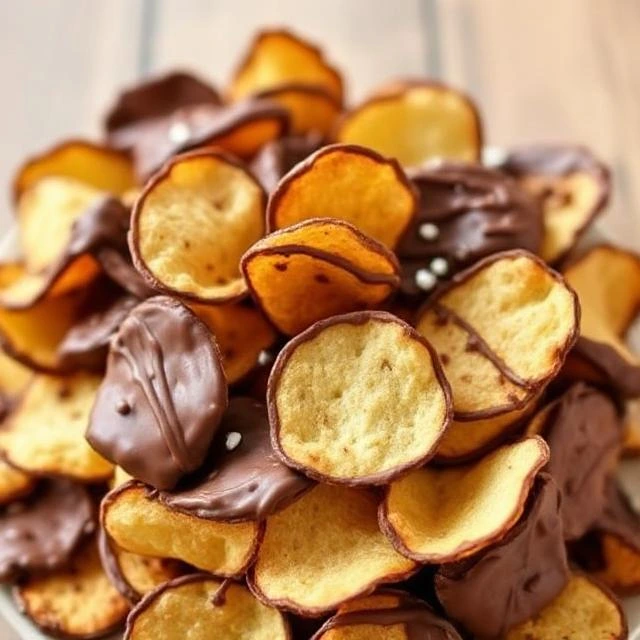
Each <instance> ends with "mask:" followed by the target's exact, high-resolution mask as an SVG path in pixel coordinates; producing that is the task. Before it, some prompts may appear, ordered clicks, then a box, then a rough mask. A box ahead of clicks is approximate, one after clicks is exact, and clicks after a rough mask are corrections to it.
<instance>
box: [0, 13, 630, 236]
mask: <svg viewBox="0 0 640 640" xmlns="http://www.w3.org/2000/svg"><path fill="white" fill-rule="evenodd" d="M264 24H267V25H288V26H291V27H293V28H294V29H297V30H299V31H300V32H301V33H302V34H305V35H307V36H309V37H310V38H313V39H314V40H316V41H318V42H319V43H321V44H322V45H323V46H324V47H325V49H326V50H327V51H328V53H329V55H330V57H331V58H332V59H333V60H334V61H335V62H336V63H337V64H338V65H339V66H340V67H341V68H343V69H344V70H345V71H346V72H348V77H349V81H350V84H349V89H350V91H349V96H350V98H351V99H352V100H354V99H358V98H360V97H362V96H363V95H365V94H366V93H367V91H368V90H370V89H371V88H372V87H374V86H375V85H376V84H377V83H379V82H381V81H383V80H385V79H388V78H390V77H393V76H398V75H404V76H406V75H426V76H432V77H437V78H442V79H445V80H448V81H450V82H452V83H454V84H456V85H458V86H460V87H461V88H464V89H466V90H468V91H469V92H470V93H471V94H472V95H473V96H475V98H476V99H477V101H478V102H479V104H480V106H481V108H482V111H483V113H484V119H485V125H486V131H487V140H488V141H489V142H490V143H491V144H497V145H509V144H514V143H520V142H527V141H536V140H546V141H552V140H567V141H580V142H583V143H585V144H588V145H590V146H592V147H593V148H594V149H595V150H596V151H597V152H598V153H599V154H601V155H602V156H603V157H604V158H605V159H606V160H608V161H609V162H610V163H611V164H612V166H613V168H614V176H615V185H616V194H615V199H614V205H613V211H612V213H611V215H610V216H609V221H608V227H609V229H610V230H611V232H612V234H613V236H614V237H615V238H617V239H620V240H622V241H623V242H626V243H627V244H631V243H633V241H634V239H635V238H638V240H639V241H640V233H639V232H640V216H639V215H638V213H637V207H638V205H639V204H640V154H639V153H637V152H636V147H637V146H639V145H640V73H639V72H638V69H639V68H640V42H639V40H638V33H639V32H640V1H639V0H518V1H517V2H514V1H513V0H393V1H392V2H386V1H385V2H383V1H382V0H322V1H321V2H318V1H316V0H314V1H312V0H103V1H102V2H99V1H91V0H20V1H19V2H18V1H15V2H11V1H8V0H7V1H5V2H1V3H0V75H1V76H2V78H3V85H4V87H5V89H4V91H3V92H2V93H3V96H2V101H1V102H0V113H1V114H2V116H3V117H2V125H1V127H2V129H1V133H2V144H1V145H0V180H1V181H2V183H3V184H7V182H8V180H9V177H10V175H11V173H12V171H13V169H14V167H15V165H16V164H17V163H18V162H20V160H22V159H23V158H24V157H25V156H26V155H27V154H29V153H33V152H35V151H37V150H39V149H41V148H43V147H45V146H47V145H49V144H50V143H52V142H54V141H56V140H58V139H60V138H62V137H64V136H68V135H72V134H81V135H92V136H94V135H97V134H98V132H99V122H100V117H101V115H102V113H103V112H104V109H105V106H106V105H107V103H108V101H109V100H110V99H111V98H112V97H113V95H114V92H115V91H116V90H117V89H118V88H119V87H121V86H123V85H126V84H128V83H131V82H132V81H133V80H135V79H136V78H138V77H140V76H141V75H144V74H147V73H152V72H155V71H160V70H163V69H167V68H170V67H172V66H180V67H192V68H194V69H197V70H198V71H199V72H200V73H201V74H202V75H204V76H207V77H209V78H211V79H212V80H213V81H214V82H216V83H218V84H222V83H224V82H225V79H226V78H228V76H229V73H230V70H231V68H232V67H233V65H234V62H235V61H236V60H237V58H238V56H239V54H240V52H241V50H242V49H243V47H244V46H245V44H246V42H247V40H248V38H249V37H250V36H251V34H252V33H253V31H254V30H255V29H256V28H258V27H259V26H260V25H264ZM7 202H8V201H7V198H6V197H5V198H4V200H3V201H2V203H3V206H4V207H5V210H4V211H2V212H0V216H1V218H0V219H3V220H6V219H7V217H6V216H7V214H8V211H7V210H6V209H7V208H8V203H7Z"/></svg>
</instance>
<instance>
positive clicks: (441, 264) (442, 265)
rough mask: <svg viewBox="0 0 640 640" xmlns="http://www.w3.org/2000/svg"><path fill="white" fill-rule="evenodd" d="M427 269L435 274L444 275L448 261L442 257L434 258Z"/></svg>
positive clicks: (447, 267)
mask: <svg viewBox="0 0 640 640" xmlns="http://www.w3.org/2000/svg"><path fill="white" fill-rule="evenodd" d="M429 269H431V271H432V272H433V273H435V274H436V275H437V276H446V275H447V273H448V272H449V263H448V262H447V261H446V260H445V259H444V258H434V259H433V260H432V261H431V264H430V265H429Z"/></svg>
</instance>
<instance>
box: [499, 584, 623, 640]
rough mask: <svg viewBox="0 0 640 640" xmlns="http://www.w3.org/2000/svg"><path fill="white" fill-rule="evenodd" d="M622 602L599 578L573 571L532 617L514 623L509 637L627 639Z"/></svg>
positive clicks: (534, 639) (528, 639)
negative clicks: (567, 579) (564, 585)
mask: <svg viewBox="0 0 640 640" xmlns="http://www.w3.org/2000/svg"><path fill="white" fill-rule="evenodd" d="M627 637H628V636H627V620H626V616H625V614H624V611H623V609H622V605H621V604H620V603H619V602H618V601H617V600H616V598H615V597H614V596H613V595H612V594H611V593H609V592H608V591H606V590H605V589H604V588H603V587H601V586H600V585H598V584H597V583H596V582H594V581H592V580H590V579H589V578H587V577H586V576H583V575H574V576H573V577H572V578H571V580H570V581H569V583H568V584H567V586H566V587H565V588H564V590H563V591H562V592H561V593H560V595H559V596H557V597H556V598H555V600H553V601H552V602H551V604H549V605H547V606H546V607H545V608H544V609H543V610H542V611H541V612H540V613H539V614H538V615H537V616H536V617H535V618H534V619H533V620H529V621H527V622H524V623H522V624H520V625H518V626H517V627H514V628H513V629H511V631H509V632H508V633H507V635H506V640H625V639H626V638H627Z"/></svg>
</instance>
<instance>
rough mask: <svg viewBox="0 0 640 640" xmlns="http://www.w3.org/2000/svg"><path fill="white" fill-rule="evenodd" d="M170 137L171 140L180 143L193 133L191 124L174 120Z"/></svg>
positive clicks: (169, 133)
mask: <svg viewBox="0 0 640 640" xmlns="http://www.w3.org/2000/svg"><path fill="white" fill-rule="evenodd" d="M167 135H168V137H169V140H171V142H174V143H175V144H180V143H182V142H185V141H186V140H188V139H189V136H190V135H191V129H189V125H187V124H186V123H185V122H180V121H178V122H174V123H173V124H172V125H171V127H170V128H169V132H168V134H167Z"/></svg>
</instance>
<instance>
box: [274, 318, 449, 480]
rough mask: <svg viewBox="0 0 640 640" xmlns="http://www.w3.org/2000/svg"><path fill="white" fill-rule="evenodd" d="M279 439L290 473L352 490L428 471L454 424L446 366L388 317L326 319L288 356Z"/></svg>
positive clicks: (281, 378)
mask: <svg viewBox="0 0 640 640" xmlns="http://www.w3.org/2000/svg"><path fill="white" fill-rule="evenodd" d="M267 397H268V407H269V421H270V424H271V429H272V439H273V441H274V443H275V444H276V445H277V448H278V453H279V454H280V456H281V457H282V458H283V460H284V461H285V462H286V463H287V464H289V465H290V466H293V467H295V468H296V469H299V470H300V471H302V472H303V473H305V474H307V475H309V476H311V477H313V478H316V479H319V480H329V481H331V482H337V483H344V484H347V485H358V484H383V483H387V482H389V481H390V480H392V479H393V478H395V477H397V476H398V475H400V474H401V473H403V472H404V471H406V470H407V469H411V468H415V467H417V466H421V465H423V464H424V463H425V462H426V461H427V460H428V459H429V458H430V457H431V456H432V455H433V453H434V451H435V447H436V446H437V443H438V440H439V439H440V438H441V436H442V434H443V433H444V431H445V429H446V428H447V425H448V424H449V420H450V416H451V399H450V394H449V387H448V384H447V382H446V380H445V378H444V375H443V373H442V369H441V367H440V363H439V362H438V359H437V357H436V355H435V353H434V352H433V350H432V349H431V347H430V345H429V344H427V343H426V341H424V340H423V339H421V337H420V336H419V335H418V334H417V333H416V332H415V331H414V330H413V329H412V328H411V327H410V326H409V325H407V324H406V323H404V322H402V321H401V320H399V319H397V318H396V317H395V316H392V315H391V314H388V313H384V312H381V311H377V312H376V311H369V312H366V311H365V312H356V313H352V314H347V315H344V316H335V317H333V318H329V319H327V320H324V321H322V322H319V323H317V324H315V325H313V326H312V327H310V328H309V329H308V330H307V331H305V332H304V333H302V334H300V335H299V336H297V337H296V338H295V339H294V340H292V341H291V342H290V343H289V344H288V345H287V346H286V347H285V348H284V350H283V351H282V352H281V353H280V355H279V357H278V359H277V361H276V364H275V365H274V368H273V369H272V372H271V376H270V379H269V388H268V392H267Z"/></svg>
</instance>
